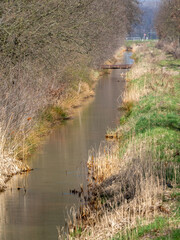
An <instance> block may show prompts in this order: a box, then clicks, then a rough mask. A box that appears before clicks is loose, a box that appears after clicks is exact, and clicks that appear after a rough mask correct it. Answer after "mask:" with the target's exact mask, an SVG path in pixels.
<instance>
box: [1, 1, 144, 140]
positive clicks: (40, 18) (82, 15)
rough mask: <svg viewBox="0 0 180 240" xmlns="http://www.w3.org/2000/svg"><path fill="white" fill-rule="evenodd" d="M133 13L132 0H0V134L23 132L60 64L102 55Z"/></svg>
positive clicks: (57, 82)
mask: <svg viewBox="0 0 180 240" xmlns="http://www.w3.org/2000/svg"><path fill="white" fill-rule="evenodd" d="M138 18H139V8H138V0H126V1H124V0H112V1H109V0H101V1H100V0H50V1H49V0H9V1H6V0H1V2H0V78H1V79H0V108H1V112H0V131H1V135H3V133H4V132H6V136H7V138H10V139H11V138H12V135H11V132H12V131H15V132H19V131H22V128H23V129H25V130H23V131H25V132H28V129H30V128H31V125H32V124H33V121H27V119H29V117H31V118H34V117H35V116H37V113H38V111H39V109H42V108H44V107H46V106H47V105H48V104H53V101H52V98H51V99H49V98H48V96H49V95H48V92H49V90H50V89H52V88H59V87H60V86H61V85H62V84H64V85H65V87H67V85H68V84H69V82H71V81H73V78H72V80H71V79H67V77H66V76H65V73H66V69H67V68H70V67H71V65H72V64H76V66H77V68H78V67H79V66H81V65H82V62H86V65H87V66H88V67H92V66H96V65H97V64H99V63H102V62H103V61H105V60H106V59H108V58H109V57H110V56H112V55H113V53H114V51H115V50H116V49H117V48H118V47H120V46H121V44H122V42H123V40H124V38H125V35H126V34H127V32H128V31H130V30H131V25H132V23H133V22H136V21H138ZM86 70H87V69H85V70H84V71H86ZM7 126H8V127H7ZM22 126H23V127H22Z"/></svg>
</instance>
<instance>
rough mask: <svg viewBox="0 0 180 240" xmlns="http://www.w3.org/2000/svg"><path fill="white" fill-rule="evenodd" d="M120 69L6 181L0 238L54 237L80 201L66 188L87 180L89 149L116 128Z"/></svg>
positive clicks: (29, 239) (0, 210)
mask: <svg viewBox="0 0 180 240" xmlns="http://www.w3.org/2000/svg"><path fill="white" fill-rule="evenodd" d="M127 59H129V57H127ZM128 63H129V62H128ZM121 73H122V70H115V71H113V72H112V74H111V75H108V76H105V77H103V78H102V79H101V80H100V81H99V84H98V85H97V88H96V97H95V99H94V101H93V102H92V103H91V104H90V105H88V106H87V107H85V108H84V109H83V111H82V110H79V112H78V116H77V117H76V118H75V119H74V120H71V121H68V122H66V123H65V124H64V125H62V126H61V127H59V128H57V129H56V130H55V131H54V132H53V134H52V135H51V136H50V138H49V140H48V141H47V143H46V144H45V145H44V147H43V148H42V149H39V153H37V154H36V155H35V156H34V157H33V159H32V160H31V165H32V167H33V168H34V169H35V170H34V171H33V172H31V173H30V174H26V175H19V176H15V177H13V178H12V179H11V180H10V182H9V184H8V189H7V191H6V192H5V193H3V194H0V239H1V240H24V239H26V240H32V239H33V240H39V239H43V240H53V239H57V231H56V226H59V225H60V226H63V225H64V223H65V216H66V209H67V208H70V207H71V206H72V205H74V204H75V205H77V204H78V202H79V199H78V198H77V196H73V195H70V194H69V190H70V189H74V188H76V189H77V188H78V187H79V185H80V183H85V181H86V173H85V168H84V166H85V165H86V161H87V158H88V151H89V149H91V148H92V147H93V148H98V146H99V144H100V142H101V141H102V140H103V139H104V136H105V133H106V130H107V128H108V127H110V128H113V127H115V126H116V124H117V121H118V119H119V116H118V115H119V113H118V111H117V107H118V102H117V99H118V97H119V96H120V95H121V94H122V92H123V89H124V80H123V79H122V78H121V76H120V75H121ZM17 187H22V188H24V187H25V188H26V189H27V190H26V191H24V189H20V190H19V191H18V190H17Z"/></svg>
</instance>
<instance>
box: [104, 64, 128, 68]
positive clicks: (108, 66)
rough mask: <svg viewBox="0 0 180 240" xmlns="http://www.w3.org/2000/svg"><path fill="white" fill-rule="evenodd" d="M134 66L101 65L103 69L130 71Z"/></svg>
mask: <svg viewBox="0 0 180 240" xmlns="http://www.w3.org/2000/svg"><path fill="white" fill-rule="evenodd" d="M131 67H132V64H118V65H101V69H130V68H131Z"/></svg>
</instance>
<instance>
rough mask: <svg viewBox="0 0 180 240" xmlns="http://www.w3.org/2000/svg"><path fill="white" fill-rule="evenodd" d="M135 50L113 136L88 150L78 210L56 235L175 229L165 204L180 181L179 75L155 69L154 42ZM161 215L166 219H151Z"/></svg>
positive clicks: (109, 235)
mask: <svg viewBox="0 0 180 240" xmlns="http://www.w3.org/2000/svg"><path fill="white" fill-rule="evenodd" d="M136 54H137V59H138V63H136V65H135V66H134V67H133V69H132V70H131V71H130V73H129V74H128V76H127V86H126V91H125V93H124V96H123V108H125V109H126V110H127V112H126V113H125V115H124V116H123V117H122V118H121V120H120V126H119V127H118V128H117V130H116V131H115V133H114V135H115V136H116V137H117V140H116V141H113V142H112V143H107V144H105V145H104V144H102V145H101V146H100V148H99V151H98V152H95V151H91V153H90V155H89V159H88V162H87V168H88V180H87V181H88V194H87V196H84V198H83V199H84V205H82V207H81V208H80V209H79V211H77V210H74V211H73V210H72V212H73V216H74V217H73V218H69V224H68V226H69V233H66V234H64V235H63V234H62V233H61V231H60V229H58V231H59V239H102V240H104V239H139V237H143V236H146V234H147V233H148V234H150V235H151V234H152V232H151V230H152V231H153V228H157V231H160V229H161V228H162V229H161V230H162V231H163V230H164V231H167V230H168V231H171V230H172V229H176V228H177V227H178V224H179V222H178V220H177V219H178V216H179V215H178V213H177V212H176V214H175V215H174V213H173V211H176V202H173V203H172V204H171V206H170V204H169V201H171V200H172V199H173V198H172V195H171V191H170V189H172V188H174V189H175V190H176V191H178V189H177V188H176V187H177V186H179V184H180V177H179V176H180V175H179V170H180V165H179V161H180V159H179V147H180V144H179V135H180V134H179V122H180V119H179V114H178V113H179V107H178V94H179V85H178V84H177V81H178V78H177V74H178V73H177V72H175V69H174V70H173V71H172V69H171V70H170V69H168V68H167V69H165V70H164V69H162V68H160V67H158V65H159V62H160V61H161V60H162V59H163V58H165V55H164V53H163V52H161V51H160V50H157V49H154V48H153V47H152V46H151V47H147V45H145V44H143V46H142V47H139V49H138V50H137V51H136ZM166 196H168V198H167V199H168V200H166V201H164V199H165V198H166ZM87 199H88V202H86V200H87ZM161 216H163V217H164V219H167V220H165V221H164V222H161V221H160V222H158V220H157V221H156V220H154V219H160V218H159V217H161ZM169 216H170V217H169ZM156 217H157V218H156ZM153 221H155V224H154V225H153ZM165 222H166V223H168V224H165ZM151 223H152V225H151ZM161 223H162V224H161ZM165 225H166V228H165ZM146 226H147V227H146ZM154 226H156V227H154ZM160 226H161V227H160ZM148 229H150V230H148ZM141 231H142V233H140V232H141Z"/></svg>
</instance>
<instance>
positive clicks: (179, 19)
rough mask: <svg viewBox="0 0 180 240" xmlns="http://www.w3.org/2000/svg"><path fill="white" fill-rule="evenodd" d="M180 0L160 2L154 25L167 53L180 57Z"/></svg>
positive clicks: (160, 43)
mask: <svg viewBox="0 0 180 240" xmlns="http://www.w3.org/2000/svg"><path fill="white" fill-rule="evenodd" d="M179 9H180V2H179V0H171V1H169V0H163V1H161V3H160V6H159V10H158V13H157V15H156V19H155V26H156V30H157V34H158V36H159V39H160V42H159V44H158V46H159V47H163V48H164V49H165V50H166V52H167V53H173V54H174V57H176V58H179V57H180V14H179V13H180V10H179Z"/></svg>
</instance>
